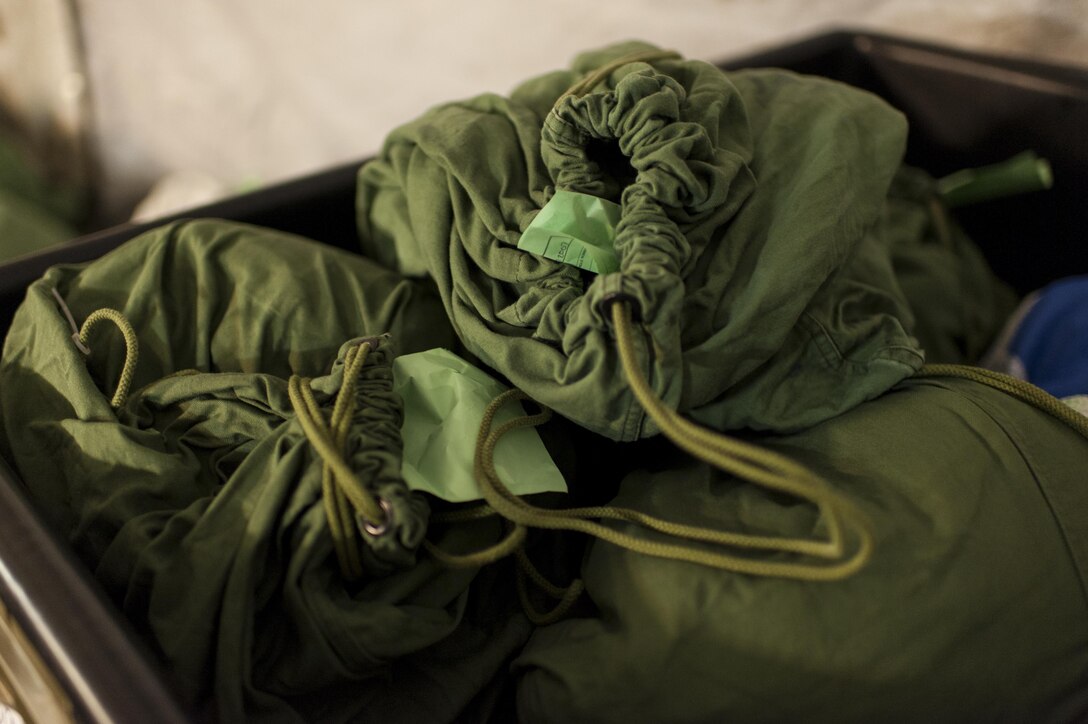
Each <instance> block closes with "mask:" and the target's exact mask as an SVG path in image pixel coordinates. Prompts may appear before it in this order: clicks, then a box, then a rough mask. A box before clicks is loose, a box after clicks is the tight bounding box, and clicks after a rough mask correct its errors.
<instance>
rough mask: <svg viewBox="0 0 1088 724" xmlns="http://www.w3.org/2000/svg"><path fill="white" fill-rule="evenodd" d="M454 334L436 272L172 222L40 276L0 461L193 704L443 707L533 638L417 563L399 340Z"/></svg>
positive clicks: (466, 572) (454, 539) (13, 376)
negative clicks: (404, 467)
mask: <svg viewBox="0 0 1088 724" xmlns="http://www.w3.org/2000/svg"><path fill="white" fill-rule="evenodd" d="M106 309H108V310H115V311H111V312H100V311H98V310H106ZM66 315H70V316H71V318H72V321H71V322H70V321H69V319H67V318H66ZM96 319H97V322H96V321H94V320H96ZM76 320H78V322H79V323H82V322H83V320H89V327H87V328H85V329H84V330H81V331H82V332H83V333H82V334H77V335H76V336H75V338H73V327H74V326H76V324H77V322H76ZM114 327H116V328H114ZM455 343H456V340H455V338H454V336H453V334H452V331H451V330H450V328H449V325H448V323H447V322H446V321H445V315H444V313H443V311H442V308H441V305H440V303H439V302H438V300H437V299H436V298H435V296H434V295H433V292H431V291H429V289H428V287H427V286H426V285H424V284H420V283H417V282H413V281H410V280H406V279H404V278H402V277H401V276H399V275H397V274H395V273H393V272H390V271H388V270H386V269H383V268H381V267H379V266H377V265H376V264H374V263H373V262H370V261H368V260H366V259H364V258H362V257H360V256H358V255H355V254H349V253H347V252H344V251H340V250H336V249H333V248H331V247H327V246H323V245H320V244H316V243H314V242H310V241H307V240H304V239H300V238H298V237H293V236H290V235H287V234H283V233H279V232H273V231H269V230H261V229H257V228H255V227H250V226H245V225H242V224H235V223H227V222H223V221H215V220H208V221H193V222H184V223H178V224H173V225H170V226H166V227H163V228H161V229H158V230H155V231H152V232H149V233H147V234H145V235H143V236H141V237H139V238H137V239H135V240H133V241H130V242H128V243H127V244H125V245H123V246H122V247H120V248H118V249H117V250H115V251H113V252H111V253H110V254H108V255H106V256H105V257H103V258H101V259H99V260H97V261H95V262H93V263H90V264H85V265H64V266H57V267H54V268H52V269H50V270H49V271H48V272H47V273H46V274H45V276H44V277H43V278H42V279H41V280H39V281H37V282H35V283H34V284H32V285H31V286H30V288H29V289H28V292H27V297H26V300H25V302H24V303H23V304H22V305H21V306H20V308H19V309H18V311H17V313H16V316H15V319H14V321H13V323H12V326H11V329H10V332H9V334H8V337H7V340H6V343H5V347H4V355H3V360H2V364H0V390H2V393H0V409H2V428H0V429H2V433H3V434H2V435H0V440H2V447H0V452H2V453H3V455H4V456H5V457H6V458H7V459H8V460H10V461H11V462H12V463H13V465H14V467H15V469H16V470H17V472H18V473H19V475H20V476H21V478H22V479H23V480H24V481H25V483H26V485H27V489H28V492H29V494H30V495H31V496H32V498H33V499H34V501H35V503H36V504H37V507H38V509H39V510H41V511H42V513H43V514H44V515H45V516H46V518H47V519H48V520H49V522H50V523H51V524H52V526H53V527H54V528H55V529H56V530H57V531H58V532H60V533H61V534H62V535H64V536H65V537H66V538H67V539H68V540H69V541H70V543H71V544H72V546H73V548H74V549H75V551H76V552H77V553H78V555H79V556H80V557H81V558H82V559H83V560H84V561H85V562H86V563H87V564H88V565H89V567H90V568H91V569H92V570H93V571H94V574H95V577H96V578H97V579H98V580H99V582H100V583H101V584H102V585H103V587H104V588H105V590H106V591H107V593H108V594H110V596H111V597H112V598H113V599H114V600H115V601H116V602H117V603H118V605H119V606H120V607H121V608H122V609H123V611H124V613H125V614H126V615H127V616H128V617H129V618H130V619H131V620H132V622H133V623H134V624H135V625H136V627H137V629H138V630H139V631H140V632H141V633H143V634H144V635H145V636H146V637H147V638H148V640H149V641H150V642H151V644H152V646H153V648H154V649H155V650H156V651H157V652H158V653H159V655H160V656H161V657H162V659H163V660H164V662H165V664H166V665H167V668H168V669H169V671H170V676H171V679H172V681H173V683H174V685H175V688H176V689H177V690H178V691H179V692H180V693H181V694H182V695H183V696H184V698H185V699H186V701H188V702H189V703H190V704H192V705H194V706H205V707H209V708H211V709H213V710H214V711H215V712H216V713H217V714H218V717H219V719H220V720H221V721H242V720H258V721H260V720H275V721H288V720H312V719H320V720H322V721H345V720H348V719H358V718H362V719H373V720H378V719H380V720H382V721H396V720H402V721H416V720H419V719H420V718H424V719H427V720H431V721H441V720H443V719H446V720H451V719H453V718H454V717H455V716H456V715H457V712H458V711H460V710H461V708H463V707H465V706H467V705H468V704H469V703H470V702H471V700H472V699H473V697H475V696H476V695H477V694H478V692H479V691H480V690H481V689H482V688H483V687H484V686H485V684H486V682H487V681H488V680H490V679H491V678H492V677H493V676H494V674H495V673H496V671H498V670H499V669H500V667H501V666H502V665H503V661H504V660H505V657H507V656H509V655H510V654H511V653H512V652H513V651H514V650H515V649H516V648H517V647H518V646H519V645H520V644H521V643H522V642H523V641H524V638H525V636H526V635H527V633H528V628H527V624H524V622H523V621H522V622H520V623H519V621H520V619H517V618H516V617H515V618H512V617H511V616H510V615H501V614H502V612H503V611H505V610H506V609H503V608H502V607H497V606H496V605H495V603H494V602H489V601H487V600H484V601H483V602H482V603H479V602H477V603H473V601H474V600H477V599H478V597H477V599H471V598H470V583H471V582H472V581H473V579H474V577H475V575H476V571H475V570H473V569H463V570H450V569H447V568H443V567H441V566H440V565H439V564H438V563H437V562H436V561H435V560H434V559H432V558H430V557H428V556H423V555H420V556H417V549H418V547H419V546H420V544H421V541H422V539H423V536H424V534H425V532H426V529H427V523H428V510H429V505H428V503H427V502H426V501H425V500H424V499H423V498H422V497H421V496H420V495H419V494H418V493H413V492H411V491H409V490H408V489H407V487H406V486H405V485H404V483H403V481H402V479H401V476H400V454H401V436H400V423H401V414H402V411H401V404H400V400H399V398H398V397H397V396H396V395H395V394H394V392H393V379H392V370H391V363H392V359H393V355H394V352H393V347H394V345H395V346H396V349H397V350H398V351H400V352H415V351H420V350H423V349H429V348H431V347H433V346H447V347H453V346H455ZM83 348H86V351H84V349H83ZM137 350H138V354H137ZM315 430H316V432H315ZM323 442H324V443H325V445H326V447H329V448H330V449H332V450H333V452H332V453H331V454H330V453H328V452H327V451H326V452H322V451H321V447H322V443H323ZM337 465H339V467H337ZM344 466H346V467H347V468H348V469H349V473H348V475H347V478H344V477H341V475H340V473H339V472H338V471H339V470H340V469H341V468H343V467H344ZM336 491H345V492H344V493H343V495H341V496H340V497H339V498H338V497H337V495H336V494H334V493H336ZM359 499H365V500H364V503H365V502H366V501H367V500H369V505H370V507H371V508H372V509H373V510H372V511H371V512H367V508H366V506H365V505H363V506H362V507H360V506H359V505H357V504H356V501H357V500H359ZM337 506H339V507H337ZM330 507H331V510H332V511H333V513H335V515H334V514H332V513H330V512H329V510H330ZM330 521H332V523H331V522H330ZM336 521H339V523H340V524H342V527H341V535H340V536H339V537H337V536H336V535H335V531H334V528H335V525H333V523H335V522H336ZM345 531H346V533H345ZM500 533H501V530H500V529H499V526H498V525H497V523H495V522H488V521H484V522H482V523H480V524H479V525H467V526H457V527H454V528H451V529H450V530H449V531H446V532H445V533H443V534H441V535H438V536H436V537H435V542H436V543H437V544H439V545H442V546H443V548H445V549H449V550H458V549H466V550H472V549H476V548H480V547H483V546H485V545H488V544H490V543H493V542H494V541H495V540H496V539H497V538H498V537H499V535H500ZM338 541H339V542H338ZM341 556H344V558H341ZM344 561H346V563H344ZM345 566H346V567H345ZM353 566H354V567H353ZM345 570H346V571H349V572H350V573H351V575H346V574H345V572H344V571H345ZM481 605H483V606H485V609H480V606H481ZM488 606H489V607H490V608H486V607H488ZM508 608H511V609H512V606H510V607H508ZM477 609H480V610H492V611H494V613H493V614H492V615H489V616H488V617H486V618H485V617H481V616H480V615H477V614H474V613H473V611H475V610H477ZM412 687H415V688H420V698H418V699H416V700H412V699H410V698H408V697H410V696H411V694H410V693H408V692H409V691H410V690H411V688H412ZM398 693H399V694H400V696H401V697H402V698H404V701H402V702H400V703H397V702H396V701H393V700H392V699H393V698H394V695H396V694H398Z"/></svg>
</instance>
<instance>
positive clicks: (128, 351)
mask: <svg viewBox="0 0 1088 724" xmlns="http://www.w3.org/2000/svg"><path fill="white" fill-rule="evenodd" d="M51 291H52V292H53V298H54V299H56V300H57V303H58V304H60V308H61V310H62V311H63V312H64V316H65V317H66V318H67V319H68V324H69V325H71V327H72V341H73V342H75V345H76V347H78V348H79V351H80V352H82V353H83V355H84V356H90V354H91V348H90V346H89V342H90V339H91V330H92V329H94V328H95V327H96V326H98V323H99V322H102V321H110V322H113V323H114V324H115V325H117V328H118V329H120V330H121V335H122V336H123V337H124V338H125V364H124V366H123V367H122V368H121V377H120V378H119V379H118V380H117V389H116V390H114V392H113V397H112V398H111V399H110V407H112V408H113V409H115V410H116V409H118V408H120V407H121V406H123V405H124V404H125V400H126V399H128V392H129V389H130V388H131V387H132V378H133V377H135V376H136V362H137V360H138V359H139V358H140V342H139V340H138V339H136V330H134V329H133V328H132V325H131V324H129V321H128V320H127V319H125V315H123V314H121V313H120V312H118V311H117V310H116V309H109V308H103V309H99V310H96V311H94V312H91V315H90V316H89V317H87V318H86V319H85V320H83V326H82V327H80V328H79V329H78V330H77V329H76V320H75V318H74V317H73V316H72V311H71V310H70V309H68V305H67V304H66V303H65V301H64V298H63V297H61V295H60V294H59V293H58V292H57V290H56V289H53V290H51Z"/></svg>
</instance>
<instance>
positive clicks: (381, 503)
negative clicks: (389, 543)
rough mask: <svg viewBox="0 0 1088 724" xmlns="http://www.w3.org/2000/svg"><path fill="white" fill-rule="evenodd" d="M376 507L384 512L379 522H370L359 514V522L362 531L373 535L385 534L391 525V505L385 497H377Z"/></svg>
mask: <svg viewBox="0 0 1088 724" xmlns="http://www.w3.org/2000/svg"><path fill="white" fill-rule="evenodd" d="M378 507H380V508H381V509H382V512H383V513H385V520H383V521H382V522H381V523H372V522H370V521H369V520H366V519H364V518H363V517H362V516H359V523H360V524H361V525H362V528H363V532H365V533H366V534H367V535H371V536H375V537H377V536H380V535H385V534H386V533H387V532H389V529H390V528H392V527H393V505H392V504H391V503H390V502H389V501H388V500H386V499H385V498H381V497H379V498H378Z"/></svg>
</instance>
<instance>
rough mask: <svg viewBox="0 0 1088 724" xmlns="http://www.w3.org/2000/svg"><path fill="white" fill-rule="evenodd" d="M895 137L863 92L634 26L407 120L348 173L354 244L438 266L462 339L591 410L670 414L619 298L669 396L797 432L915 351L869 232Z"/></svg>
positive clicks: (594, 417) (407, 262)
mask: <svg viewBox="0 0 1088 724" xmlns="http://www.w3.org/2000/svg"><path fill="white" fill-rule="evenodd" d="M572 86H575V87H574V88H573V92H571V93H567V94H564V91H566V90H567V89H570V88H571V87H572ZM905 137H906V124H905V122H904V119H903V117H902V115H901V114H900V113H898V112H897V111H895V110H894V109H892V108H891V107H889V106H888V105H886V104H885V103H884V102H882V101H881V100H879V99H878V98H876V97H875V96H872V95H870V94H868V93H865V92H862V91H859V90H857V89H853V88H850V87H848V86H845V85H842V84H838V83H834V82H831V81H827V80H823V79H816V78H808V77H803V76H798V75H795V74H792V73H789V72H785V71H778V70H752V71H743V72H735V73H724V72H722V71H721V70H719V69H717V68H715V67H714V66H711V65H709V64H706V63H703V62H696V61H685V60H681V59H678V58H676V57H675V56H673V55H671V54H667V53H662V52H661V51H657V50H656V49H654V48H653V47H652V46H648V45H645V44H641V43H628V44H624V45H619V46H614V47H611V48H607V49H604V50H601V51H597V52H592V53H586V54H584V55H582V56H580V57H579V58H578V59H577V60H576V61H575V62H574V65H573V69H572V70H570V71H562V72H556V73H551V74H548V75H545V76H542V77H540V78H537V79H534V80H530V81H528V82H526V83H525V84H523V85H522V86H520V87H519V88H517V89H516V90H515V91H514V92H513V93H512V94H511V96H510V97H509V98H504V97H500V96H497V95H484V96H480V97H477V98H473V99H469V100H466V101H462V102H458V103H451V104H448V105H444V106H440V107H438V108H436V109H434V110H432V111H430V112H428V113H426V114H425V115H424V116H422V117H421V118H419V119H418V120H416V121H414V122H412V123H409V124H407V125H405V126H403V127H401V128H399V129H397V130H395V131H394V132H393V133H392V134H391V135H390V136H389V137H388V139H387V140H386V143H385V145H384V148H383V150H382V152H381V154H380V156H379V157H378V158H377V159H376V160H374V161H372V162H371V163H368V164H366V165H364V166H363V167H362V169H361V170H360V173H359V185H358V195H357V212H358V224H359V231H360V237H361V243H362V245H363V248H364V250H365V252H366V254H367V255H368V256H371V257H374V258H376V259H379V260H380V261H382V262H383V263H384V264H386V265H389V266H392V267H394V268H397V269H399V270H401V271H403V272H404V273H406V274H410V275H422V274H426V275H429V276H430V277H431V278H432V279H433V280H434V281H435V282H436V284H437V286H438V289H439V293H440V295H441V297H442V302H443V304H444V306H445V309H446V312H447V313H448V315H449V317H450V319H451V321H452V323H453V326H454V329H455V330H456V331H457V334H458V336H459V338H460V339H461V341H462V342H463V343H464V345H465V346H466V348H467V349H468V350H469V351H470V352H472V353H473V354H474V355H476V356H477V357H479V358H480V359H481V360H482V361H483V362H484V363H486V364H487V365H489V366H490V367H492V368H493V369H495V370H497V371H499V372H500V373H502V374H503V375H505V376H506V377H507V378H509V379H510V381H511V382H512V383H513V384H514V385H515V386H516V387H518V388H520V389H522V390H524V391H525V392H526V393H527V394H529V395H530V396H531V397H532V398H533V399H535V400H537V401H538V402H540V403H542V404H544V405H547V406H548V407H550V408H553V409H554V410H556V411H557V412H558V413H560V414H561V415H563V416H565V417H568V418H570V419H572V420H574V421H576V422H578V423H579V424H581V425H583V426H585V427H587V428H589V429H590V430H593V431H595V432H598V433H600V434H602V435H606V436H608V437H610V438H613V439H617V440H634V439H638V438H641V437H645V436H648V435H652V434H655V433H656V432H657V430H656V425H655V424H654V423H653V421H652V420H651V419H650V418H648V417H647V416H646V414H645V412H644V410H643V408H642V407H641V406H640V405H639V404H638V403H637V402H636V401H635V399H634V397H633V395H632V394H631V392H630V389H629V387H628V385H627V382H626V381H625V379H624V376H623V374H622V371H621V368H620V357H619V354H618V353H617V351H616V345H615V342H614V339H613V337H612V334H613V332H612V326H611V324H610V311H609V308H610V305H612V304H615V303H623V304H624V305H625V307H626V308H627V313H628V314H630V315H631V316H632V317H634V318H636V319H637V321H638V323H639V325H640V328H639V335H640V339H639V341H638V344H639V347H640V349H639V353H638V354H639V360H638V365H639V366H640V367H641V368H642V369H643V370H644V373H645V374H647V375H648V377H649V379H650V384H651V386H652V387H653V390H654V392H655V393H656V394H657V396H659V397H660V398H662V399H663V400H664V401H665V402H666V404H667V405H668V406H669V407H670V408H672V409H675V410H678V411H679V412H681V413H685V414H688V415H690V416H691V417H694V418H695V419H696V420H698V421H700V422H702V423H703V424H706V425H708V426H710V427H713V428H715V429H719V430H725V429H739V428H755V429H764V430H775V431H788V430H798V429H803V428H805V427H807V426H810V425H812V424H815V423H817V422H820V421H821V420H825V419H828V418H830V417H833V416H835V415H837V414H839V413H841V412H843V411H845V410H848V409H850V408H851V407H853V406H855V405H857V404H858V403H860V402H862V401H863V400H866V399H870V398H873V397H875V396H877V395H879V394H880V393H882V392H884V391H885V390H887V389H888V388H890V387H891V386H893V385H894V384H895V383H896V382H898V381H900V380H901V379H903V378H904V377H906V376H908V375H910V374H911V373H912V372H914V371H915V370H916V369H918V368H919V367H920V366H921V364H922V359H923V358H922V353H921V351H920V350H919V348H918V346H917V344H916V342H915V341H914V339H913V338H912V336H911V335H910V334H909V332H908V331H907V328H909V326H910V324H911V311H910V309H909V306H908V303H907V301H906V299H905V298H904V296H903V294H902V292H901V290H900V289H899V287H898V285H897V283H896V280H895V276H894V273H893V270H892V267H891V261H890V257H889V252H888V245H887V244H886V243H885V240H884V239H882V238H881V235H880V229H879V220H880V215H881V213H882V209H883V204H884V200H885V197H886V195H887V192H888V189H889V185H890V183H891V181H892V178H893V175H894V174H895V172H896V170H897V169H898V168H899V165H900V161H901V156H902V153H903V147H904V143H905ZM538 217H542V218H544V219H545V222H546V223H544V224H543V227H545V228H541V224H537V225H535V226H534V222H536V221H537V219H538ZM617 219H618V220H617ZM613 221H615V228H614V239H612V238H609V237H608V233H609V231H608V230H609V228H610V224H612V222H613ZM601 234H604V236H603V237H602V236H601ZM553 238H554V239H560V240H561V242H557V244H556V245H555V246H554V248H552V249H549V248H547V247H548V243H549V241H550V240H552V239H553ZM519 245H520V246H522V247H526V248H519ZM527 249H528V250H527ZM551 257H557V258H551ZM559 258H561V259H562V260H559ZM578 265H581V266H578ZM612 268H615V269H616V270H615V271H609V270H610V269H612ZM591 269H595V270H596V271H597V272H602V273H595V272H594V271H591Z"/></svg>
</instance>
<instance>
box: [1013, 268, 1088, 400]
mask: <svg viewBox="0 0 1088 724" xmlns="http://www.w3.org/2000/svg"><path fill="white" fill-rule="evenodd" d="M1008 353H1009V355H1010V356H1011V357H1015V358H1017V359H1019V361H1020V362H1021V363H1022V364H1023V369H1024V371H1025V373H1026V378H1027V380H1028V381H1029V382H1031V383H1032V384H1035V385H1037V386H1039V387H1042V388H1043V389H1044V390H1046V391H1047V392H1049V393H1050V394H1052V395H1054V396H1055V397H1068V396H1070V395H1082V394H1088V276H1077V277H1069V278H1068V279H1063V280H1061V281H1059V282H1055V283H1054V284H1051V285H1050V286H1047V287H1045V288H1043V289H1042V290H1041V291H1040V292H1039V298H1038V301H1036V302H1035V304H1034V305H1033V306H1032V307H1031V309H1030V310H1029V311H1028V313H1027V314H1026V315H1025V316H1024V319H1023V320H1022V321H1021V323H1020V326H1019V328H1018V329H1017V330H1016V333H1015V335H1014V336H1013V338H1012V341H1011V342H1010V343H1009V350H1008Z"/></svg>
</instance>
